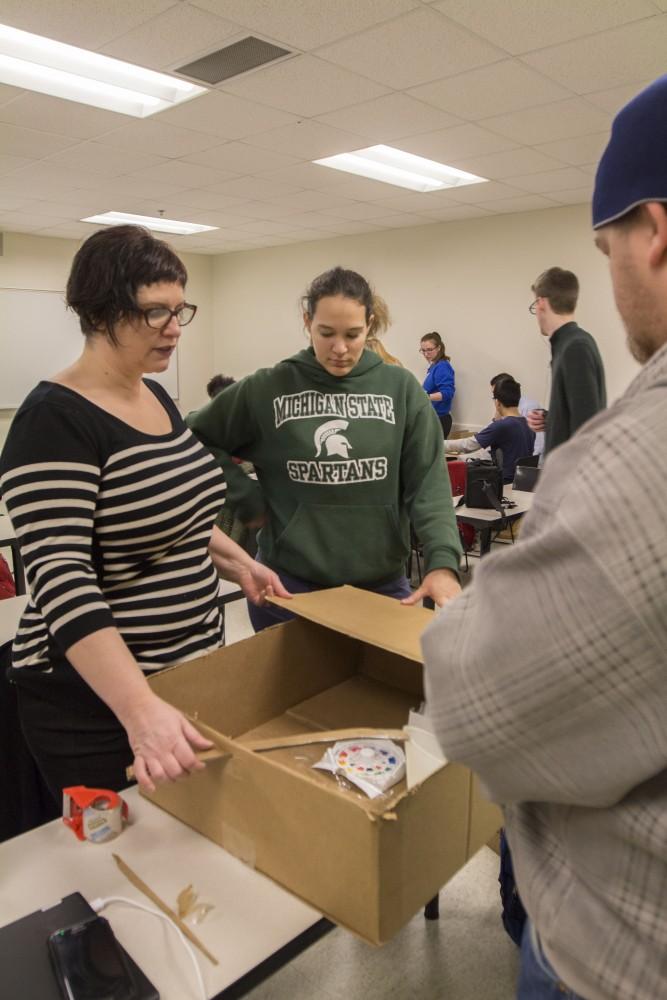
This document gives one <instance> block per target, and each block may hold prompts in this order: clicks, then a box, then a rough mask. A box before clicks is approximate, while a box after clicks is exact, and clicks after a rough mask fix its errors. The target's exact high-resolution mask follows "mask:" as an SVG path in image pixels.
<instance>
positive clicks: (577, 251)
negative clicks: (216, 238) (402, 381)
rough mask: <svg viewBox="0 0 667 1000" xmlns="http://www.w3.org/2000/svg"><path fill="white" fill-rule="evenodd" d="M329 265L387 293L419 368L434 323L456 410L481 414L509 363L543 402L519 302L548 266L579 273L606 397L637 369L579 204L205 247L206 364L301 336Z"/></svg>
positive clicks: (535, 354)
mask: <svg viewBox="0 0 667 1000" xmlns="http://www.w3.org/2000/svg"><path fill="white" fill-rule="evenodd" d="M336 264H341V265H343V266H345V267H351V268H354V269H355V270H358V271H360V272H361V273H362V274H364V275H365V276H366V277H367V278H368V279H369V281H370V282H371V284H373V285H374V287H375V288H376V290H377V291H378V292H379V294H380V295H382V296H384V298H385V299H386V300H387V302H388V304H389V307H390V310H391V312H392V315H393V320H394V325H393V327H392V329H391V330H390V332H389V334H388V336H387V338H386V344H387V347H388V349H389V350H390V351H391V353H392V354H395V355H397V356H398V357H399V358H400V359H401V360H402V361H403V363H404V364H405V365H406V366H407V367H408V368H410V369H411V370H412V371H413V372H414V373H415V374H416V375H418V376H419V377H420V378H421V377H422V376H423V372H424V368H425V366H424V364H423V362H422V360H421V356H420V355H419V354H418V347H419V339H420V337H421V336H422V335H423V334H424V333H426V332H428V331H429V330H438V331H439V332H440V334H441V335H442V337H443V339H444V340H445V344H446V346H447V351H448V353H449V354H450V355H451V358H452V363H453V365H454V368H455V370H456V375H457V395H456V400H455V407H454V419H455V421H456V422H457V423H459V424H464V423H465V424H468V425H473V426H478V425H482V424H484V423H486V422H487V421H488V419H490V414H491V399H490V390H489V385H488V381H489V378H490V377H491V376H492V375H495V374H496V372H498V371H509V372H511V373H512V374H513V375H515V377H516V378H518V379H519V381H520V382H521V383H522V386H523V389H524V392H526V394H530V395H531V396H533V397H534V398H538V399H540V400H541V401H543V402H544V404H545V405H546V403H547V401H548V400H547V396H546V392H547V385H548V362H549V357H550V352H549V347H548V341H546V340H545V339H544V338H542V337H541V336H540V335H539V332H538V330H537V326H536V321H535V319H534V317H532V316H531V315H530V314H529V313H528V306H529V304H530V302H531V300H532V298H533V296H532V295H531V291H530V285H531V283H532V281H533V280H534V279H535V278H536V277H537V275H538V274H539V273H540V272H541V271H543V270H544V269H545V268H547V267H551V266H552V265H558V266H560V267H566V268H569V269H571V270H573V271H574V272H575V273H576V274H577V275H578V277H579V280H580V283H581V288H582V292H581V298H580V304H579V309H578V313H577V315H578V319H579V322H580V324H581V325H582V326H583V327H584V328H586V329H588V330H589V331H590V332H591V333H592V334H593V335H594V336H595V338H596V340H597V342H598V345H599V347H600V350H601V352H602V356H603V359H604V363H605V367H606V371H607V387H608V393H609V397H610V399H613V398H614V397H616V396H618V395H619V394H620V393H621V392H622V391H623V390H624V389H625V387H626V386H627V384H628V382H629V381H630V379H631V378H632V376H633V375H634V373H635V372H636V370H637V366H636V364H635V362H634V361H633V360H632V359H631V358H630V355H629V354H628V351H627V349H626V347H625V334H624V332H623V328H622V325H621V322H620V319H619V318H618V315H617V313H616V310H615V307H614V303H613V297H612V292H611V283H610V281H609V276H608V273H607V264H606V261H605V259H604V258H603V257H602V255H601V254H600V252H599V251H598V250H596V249H595V247H594V245H593V240H592V236H591V230H590V213H589V209H588V207H587V206H567V207H564V208H555V209H550V210H548V211H540V212H526V213H521V214H518V215H502V216H494V217H488V218H484V219H471V220H468V221H465V222H455V223H446V224H435V225H428V226H421V227H419V228H415V229H401V230H396V231H393V232H382V233H373V234H363V235H359V236H350V237H342V238H340V239H335V240H326V241H318V242H314V243H309V244H295V245H293V246H282V247H276V248H271V249H267V250H256V251H250V252H245V253H237V254H227V255H222V256H219V257H216V258H214V292H213V304H214V310H215V320H216V322H215V345H214V349H215V368H216V370H219V371H223V372H225V373H226V374H231V375H234V376H235V377H237V378H238V377H240V376H242V375H245V374H247V373H249V372H251V371H254V370H255V369H256V368H259V367H262V366H265V365H271V364H273V363H275V362H276V361H278V360H280V359H281V358H283V357H286V356H288V355H289V354H291V353H293V352H295V351H297V350H299V349H300V348H301V347H302V346H304V345H305V343H306V340H305V337H304V333H303V325H302V322H301V317H300V309H299V298H300V295H301V294H302V293H303V291H304V290H305V288H306V286H307V285H308V283H309V281H310V280H311V279H312V278H313V277H315V275H317V274H319V273H320V272H321V271H324V270H326V269H327V268H329V267H332V266H334V265H336Z"/></svg>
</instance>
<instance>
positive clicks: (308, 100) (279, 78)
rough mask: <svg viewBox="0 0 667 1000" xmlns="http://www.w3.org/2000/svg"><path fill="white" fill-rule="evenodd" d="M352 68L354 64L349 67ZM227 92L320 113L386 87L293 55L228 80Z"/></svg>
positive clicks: (303, 112)
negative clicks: (272, 64) (273, 64)
mask: <svg viewBox="0 0 667 1000" xmlns="http://www.w3.org/2000/svg"><path fill="white" fill-rule="evenodd" d="M352 68H354V67H352ZM222 89H223V90H224V91H226V92H227V93H232V94H238V95H239V97H245V98H248V99H249V100H251V101H259V103H260V104H268V105H269V106H270V107H273V108H280V109H281V110H282V111H290V112H292V114H295V115H306V116H312V115H322V114H326V113H327V111H335V110H336V109H337V108H344V107H346V106H347V105H351V104H356V103H357V101H367V100H371V99H372V98H374V97H379V96H380V95H381V94H384V93H386V92H387V88H386V87H383V86H381V85H380V84H378V83H373V81H372V80H367V79H365V78H364V77H363V76H359V75H358V74H357V73H355V72H350V71H349V70H347V69H343V68H341V67H340V66H334V65H332V64H331V63H330V62H325V61H324V60H323V59H316V58H315V57H314V56H297V57H296V58H294V59H288V60H287V61H286V62H281V63H277V64H276V65H275V66H267V67H263V68H262V69H259V70H257V71H256V72H254V73H246V74H244V75H243V76H241V77H239V78H237V79H234V80H230V81H228V82H227V83H225V84H224V85H223V88H222Z"/></svg>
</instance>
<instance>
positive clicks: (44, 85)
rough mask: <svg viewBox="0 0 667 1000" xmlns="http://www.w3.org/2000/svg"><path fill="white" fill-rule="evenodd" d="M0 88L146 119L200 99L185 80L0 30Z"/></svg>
mask: <svg viewBox="0 0 667 1000" xmlns="http://www.w3.org/2000/svg"><path fill="white" fill-rule="evenodd" d="M0 83H8V84H10V85H11V86H12V87H22V88H23V89H25V90H36V91H37V92H38V93H40V94H49V95H50V96H51V97H63V98H64V99H65V100H66V101H78V103H79V104H91V105H92V106H93V107H95V108H104V109H105V110H106V111H118V112H120V114H123V115H133V116H134V117H135V118H146V117H147V116H148V115H154V114H155V112H156V111H163V110H164V109H165V108H173V107H175V106H176V105H177V104H181V103H182V102H183V101H189V100H190V99H191V98H192V97H198V96H199V94H205V93H206V89H205V88H204V87H196V86H195V85H194V84H192V83H188V81H187V80H179V79H177V78H176V77H174V76H167V75H166V74H164V73H156V72H155V71H154V70H152V69H145V68H144V67H143V66H132V65H131V64H130V63H126V62H121V61H120V60H119V59H112V58H111V57H110V56H102V55H99V54H98V53H97V52H89V51H88V50H87V49H79V48H77V47H76V46H74V45H65V44H64V43H63V42H55V41H54V40H53V39H52V38H43V37H42V36H41V35H33V34H31V33H30V32H28V31H19V29H18V28H10V27H8V26H7V25H5V24H0Z"/></svg>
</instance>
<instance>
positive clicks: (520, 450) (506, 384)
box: [445, 378, 535, 483]
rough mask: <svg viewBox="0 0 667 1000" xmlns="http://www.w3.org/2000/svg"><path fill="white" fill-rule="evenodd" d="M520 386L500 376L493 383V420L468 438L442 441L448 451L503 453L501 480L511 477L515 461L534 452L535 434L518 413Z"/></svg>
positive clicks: (512, 476) (511, 478)
mask: <svg viewBox="0 0 667 1000" xmlns="http://www.w3.org/2000/svg"><path fill="white" fill-rule="evenodd" d="M520 399H521V386H520V385H519V383H518V382H515V381H514V379H513V378H505V379H500V380H499V381H497V382H496V384H495V385H494V386H493V402H494V405H495V408H496V416H495V419H494V420H492V421H491V423H490V424H488V425H487V426H486V427H485V428H484V429H483V430H481V431H477V433H476V434H473V435H472V436H471V437H467V438H459V439H458V440H454V441H449V440H448V441H445V448H446V450H447V452H450V453H451V452H466V451H477V450H478V449H479V448H488V449H489V450H490V451H491V452H492V453H493V452H495V451H497V450H499V451H501V452H502V466H503V482H504V483H511V482H512V480H513V479H514V472H515V470H516V463H517V460H518V459H520V458H524V457H526V456H527V455H532V454H533V448H534V446H535V433H534V431H531V429H530V428H529V426H528V422H527V421H526V418H525V417H522V416H521V414H520V413H519V400H520Z"/></svg>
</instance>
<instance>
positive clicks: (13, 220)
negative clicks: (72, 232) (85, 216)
mask: <svg viewBox="0 0 667 1000" xmlns="http://www.w3.org/2000/svg"><path fill="white" fill-rule="evenodd" d="M59 221H60V222H68V221H69V220H68V219H60V220H59ZM53 224H54V225H56V220H55V219H54V220H53ZM18 226H20V227H21V229H26V228H29V229H43V228H44V216H43V215H42V214H41V213H40V212H32V211H31V210H28V211H25V212H22V211H17V212H0V228H2V229H9V230H10V231H11V230H12V229H16V227H18ZM17 231H18V230H17Z"/></svg>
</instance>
